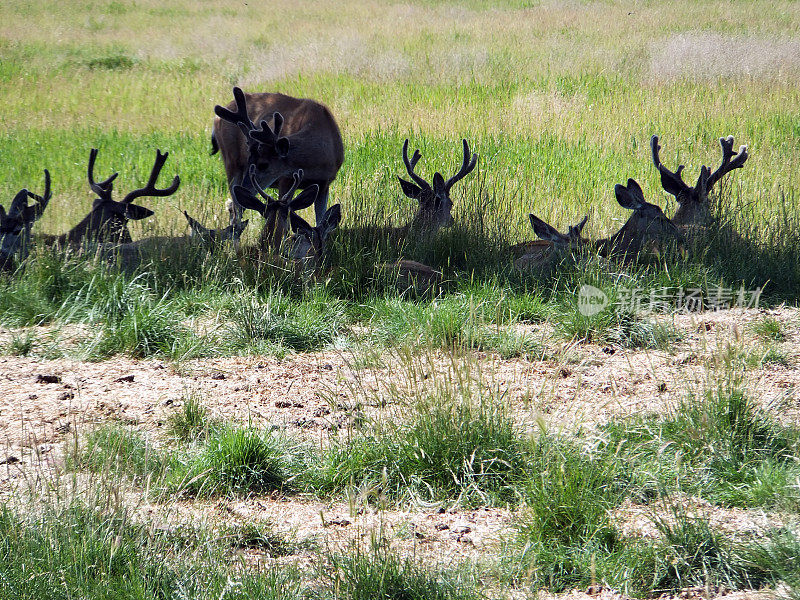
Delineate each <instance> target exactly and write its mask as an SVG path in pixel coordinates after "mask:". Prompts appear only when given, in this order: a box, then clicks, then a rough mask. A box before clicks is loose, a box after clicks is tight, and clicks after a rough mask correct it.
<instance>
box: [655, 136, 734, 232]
mask: <svg viewBox="0 0 800 600" xmlns="http://www.w3.org/2000/svg"><path fill="white" fill-rule="evenodd" d="M719 143H720V146H722V163H721V164H720V166H719V167H718V168H717V170H716V171H714V172H713V173H712V172H711V169H710V168H709V167H707V166H705V165H703V166H702V167H701V168H700V176H699V177H698V178H697V183H696V184H695V186H694V187H689V186H688V184H686V182H684V181H683V177H681V171H683V169H684V166H683V165H679V166H678V169H677V170H676V171H670V170H669V169H667V168H666V167H665V166H664V165H663V164H661V159H660V158H659V151H660V150H661V146H659V144H658V136H657V135H654V136H653V137H652V138H651V139H650V149H651V150H652V154H653V164H654V165H655V167H656V169H658V172H659V173H660V174H661V186H662V187H663V188H664V189H665V190H666V191H667V192H668V193H670V194H672V195H673V196H675V199H676V200H677V201H678V210H676V211H675V215H674V216H673V217H672V222H673V223H674V224H675V225H677V226H678V227H680V228H682V229H689V228H693V227H704V226H706V225H708V224H709V222H710V221H711V211H710V208H709V203H708V195H709V193H711V190H712V189H713V188H714V185H716V183H717V182H718V181H719V180H720V179H722V178H723V177H724V176H725V175H726V174H728V173H730V172H731V171H733V170H734V169H741V168H742V167H743V166H744V163H745V161H746V160H747V146H740V147H739V152H734V151H733V136H728V137H727V138H720V139H719Z"/></svg>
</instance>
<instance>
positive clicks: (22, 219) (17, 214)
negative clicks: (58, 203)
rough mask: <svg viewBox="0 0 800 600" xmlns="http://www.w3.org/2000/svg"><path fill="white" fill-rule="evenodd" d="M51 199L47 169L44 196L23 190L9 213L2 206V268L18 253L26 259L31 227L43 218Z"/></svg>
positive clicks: (13, 202) (0, 215)
mask: <svg viewBox="0 0 800 600" xmlns="http://www.w3.org/2000/svg"><path fill="white" fill-rule="evenodd" d="M51 197H52V194H51V192H50V172H49V171H48V170H47V169H45V170H44V194H43V195H42V196H39V195H38V194H34V193H33V192H29V191H28V190H27V189H22V190H20V191H19V192H17V195H16V196H14V199H13V200H12V201H11V206H10V207H9V210H8V213H6V211H5V208H3V206H2V205H1V204H0V267H5V266H8V265H10V264H11V260H12V258H13V256H14V254H16V253H17V252H20V254H21V256H20V258H25V255H26V254H27V251H28V248H29V245H30V244H29V242H30V235H31V227H33V223H34V222H35V221H36V220H37V219H39V218H40V217H41V216H42V214H43V213H44V209H45V208H47V203H48V202H49V201H50V198H51ZM28 198H30V199H31V200H35V201H36V204H34V205H32V206H29V205H28Z"/></svg>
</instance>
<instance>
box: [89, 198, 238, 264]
mask: <svg viewBox="0 0 800 600" xmlns="http://www.w3.org/2000/svg"><path fill="white" fill-rule="evenodd" d="M227 208H228V214H229V217H230V224H229V225H228V226H227V227H224V228H221V229H209V228H207V227H205V226H203V225H201V224H200V223H199V222H197V221H196V220H195V219H193V218H192V217H190V216H189V213H187V212H186V211H183V215H184V216H185V217H186V220H187V221H188V222H189V227H190V230H191V233H190V234H189V235H188V236H156V237H149V238H144V239H141V240H136V241H135V242H128V243H124V244H101V245H100V247H99V252H100V254H101V255H103V256H105V257H108V258H111V259H113V260H115V261H116V263H117V265H118V266H119V267H120V269H121V270H122V271H124V272H128V273H129V272H132V271H134V270H136V269H137V268H138V267H139V266H140V265H141V264H142V263H144V262H146V261H148V260H157V261H165V260H171V259H175V257H177V256H179V255H181V254H186V253H187V252H192V251H196V250H197V249H204V250H208V251H209V252H214V251H215V250H216V249H217V248H218V247H220V246H222V245H223V244H225V243H226V242H231V243H232V244H233V246H234V248H235V247H236V246H237V245H238V243H239V238H240V237H241V235H242V232H243V231H244V229H245V228H246V227H247V224H248V221H246V220H245V221H241V220H239V219H238V218H237V215H236V211H235V209H234V208H233V202H232V201H231V200H228V203H227Z"/></svg>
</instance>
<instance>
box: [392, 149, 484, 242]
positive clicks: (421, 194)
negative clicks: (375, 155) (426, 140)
mask: <svg viewBox="0 0 800 600" xmlns="http://www.w3.org/2000/svg"><path fill="white" fill-rule="evenodd" d="M462 143H463V146H464V158H463V160H462V162H461V168H460V169H459V170H458V173H456V174H455V175H453V176H452V177H451V178H450V179H448V180H447V181H445V180H444V177H442V174H441V173H439V172H438V171H437V172H436V173H434V174H433V180H432V185H431V183H428V182H427V181H425V179H423V178H422V177H420V176H419V175H417V174H416V173H415V172H414V168H415V167H416V166H417V163H418V162H419V159H420V158H421V157H422V155H421V154H420V151H419V150H415V151H414V155H413V156H412V157H411V159H409V158H408V139H406V141H405V142H403V162H404V163H405V165H406V171H407V172H408V175H409V177H411V179H412V180H413V183H412V182H411V181H406V180H405V179H403V178H402V177H398V179H399V180H400V186H401V187H402V189H403V193H404V194H405V195H406V196H408V197H409V198H411V199H412V200H416V201H417V202H419V208H418V209H417V212H416V214H415V215H414V217H413V218H412V219H411V221H409V222H408V223H407V224H406V225H404V226H402V227H398V228H395V230H394V232H393V233H394V235H395V236H397V237H406V236H407V235H408V234H409V233H412V234H420V233H421V234H426V235H432V234H435V233H436V232H437V231H438V230H439V229H440V228H442V227H449V226H450V225H452V224H453V215H452V211H453V201H452V200H451V199H450V189H451V188H452V187H453V185H455V184H456V183H457V182H459V181H461V180H462V179H463V178H464V177H466V176H467V175H468V174H470V173H471V172H472V171H473V170H474V169H475V166H476V165H477V164H478V155H477V154H473V155H472V158H471V159H470V152H469V144H468V143H467V140H462Z"/></svg>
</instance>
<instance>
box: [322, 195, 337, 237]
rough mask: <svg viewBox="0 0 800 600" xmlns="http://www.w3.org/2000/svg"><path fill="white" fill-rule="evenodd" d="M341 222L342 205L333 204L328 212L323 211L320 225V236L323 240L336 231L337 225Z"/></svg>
mask: <svg viewBox="0 0 800 600" xmlns="http://www.w3.org/2000/svg"><path fill="white" fill-rule="evenodd" d="M341 220H342V205H341V204H334V205H333V206H331V207H330V208H329V209H328V210H326V211H325V216H324V217H323V218H322V224H321V228H322V231H321V236H322V239H323V240H324V239H325V238H326V237H328V234H330V232H331V231H333V230H334V229H336V228H337V227H338V226H339V223H340V222H341Z"/></svg>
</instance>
